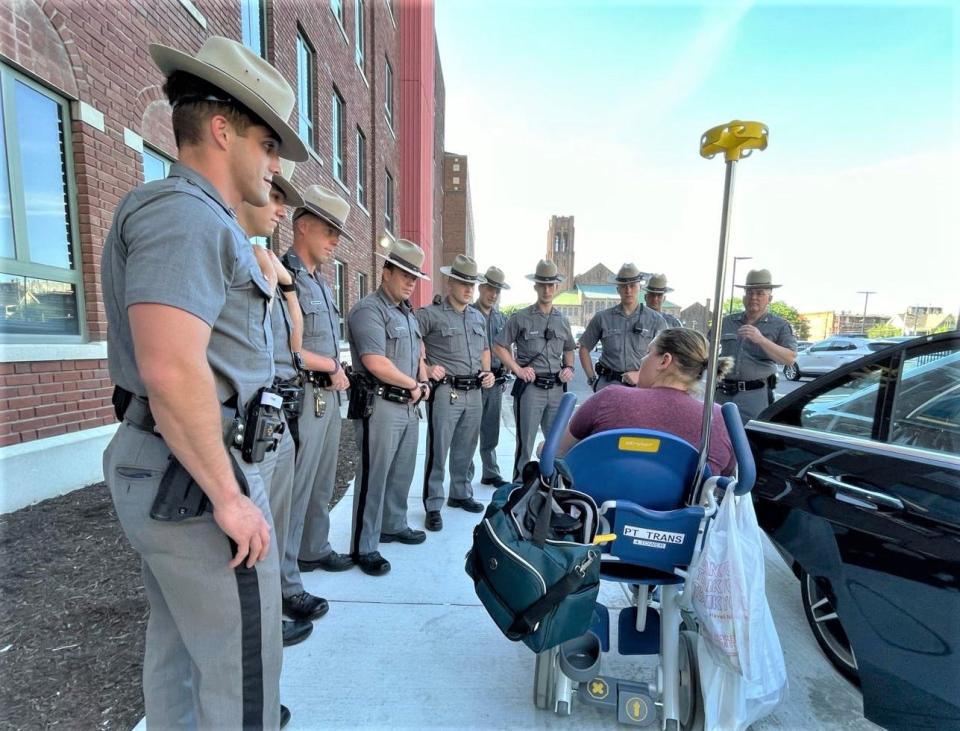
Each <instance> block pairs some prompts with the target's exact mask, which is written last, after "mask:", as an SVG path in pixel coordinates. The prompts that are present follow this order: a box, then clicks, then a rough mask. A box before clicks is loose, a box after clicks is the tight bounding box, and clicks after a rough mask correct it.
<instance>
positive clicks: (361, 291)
mask: <svg viewBox="0 0 960 731" xmlns="http://www.w3.org/2000/svg"><path fill="white" fill-rule="evenodd" d="M368 294H370V287H369V285H368V284H367V273H366V272H357V302H359V301H360V300H362V299H363V298H364V297H366V296H367V295H368Z"/></svg>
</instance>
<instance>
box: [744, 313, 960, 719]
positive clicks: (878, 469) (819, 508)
mask: <svg viewBox="0 0 960 731" xmlns="http://www.w3.org/2000/svg"><path fill="white" fill-rule="evenodd" d="M747 434H748V436H749V439H750V443H751V445H752V447H753V451H754V457H755V458H756V463H757V473H758V474H757V484H756V487H754V489H753V495H754V500H755V502H756V509H757V516H758V519H759V522H760V525H761V526H762V527H763V529H764V530H765V531H766V532H767V534H768V535H769V536H770V538H771V539H772V540H773V542H774V544H775V545H776V547H777V548H778V550H779V551H780V552H781V553H782V554H783V556H784V558H785V559H786V560H787V562H788V563H789V564H790V565H791V566H792V567H793V569H794V572H795V573H796V574H797V576H798V577H799V579H800V592H801V597H802V600H803V605H804V609H805V611H806V615H807V620H808V622H809V624H810V627H811V629H812V630H813V633H814V635H815V636H816V639H817V642H818V643H819V644H820V647H821V648H822V649H823V651H824V653H825V654H826V655H827V657H828V658H829V659H830V661H831V662H832V663H833V664H834V665H835V666H836V667H837V668H838V669H839V670H840V671H841V672H842V673H844V674H845V675H846V676H847V677H848V678H850V679H851V680H853V681H854V682H856V683H859V685H860V687H861V689H862V692H863V706H864V715H865V716H866V717H867V718H869V719H870V720H872V721H874V722H876V723H878V724H881V725H883V726H886V727H887V728H897V729H917V728H935V729H960V333H958V332H957V331H954V332H951V333H943V334H940V335H932V336H927V337H921V338H916V339H912V340H910V341H908V342H904V343H899V344H893V345H891V346H890V347H888V348H885V349H884V350H881V351H879V352H877V353H874V354H872V355H868V356H866V357H864V358H862V359H860V360H857V361H854V362H853V363H850V364H848V365H845V366H843V367H841V368H839V369H837V370H836V371H834V372H832V373H830V374H828V375H825V376H822V377H820V378H818V379H816V380H815V381H812V382H811V383H808V384H806V385H805V386H803V387H801V388H799V389H797V390H796V391H794V392H792V393H791V394H789V395H788V396H786V397H784V398H783V399H781V400H779V401H777V402H776V403H774V404H773V405H771V406H770V407H769V408H767V409H766V410H765V411H764V412H763V413H762V414H760V416H759V417H758V418H757V419H755V420H753V421H751V422H749V423H748V424H747ZM787 661H788V663H789V658H787Z"/></svg>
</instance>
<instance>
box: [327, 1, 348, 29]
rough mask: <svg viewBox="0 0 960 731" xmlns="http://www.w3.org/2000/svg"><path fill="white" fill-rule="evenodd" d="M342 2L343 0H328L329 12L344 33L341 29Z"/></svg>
mask: <svg viewBox="0 0 960 731" xmlns="http://www.w3.org/2000/svg"><path fill="white" fill-rule="evenodd" d="M343 2H344V0H330V12H331V13H332V14H333V18H334V20H336V21H337V25H339V26H340V30H341V31H342V32H343V34H344V35H346V31H344V30H343V20H344V18H343V16H344V12H343Z"/></svg>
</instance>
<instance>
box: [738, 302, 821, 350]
mask: <svg viewBox="0 0 960 731" xmlns="http://www.w3.org/2000/svg"><path fill="white" fill-rule="evenodd" d="M731 305H733V309H732V311H733V312H739V311H742V310H743V299H742V298H741V297H734V298H733V299H727V300H725V301H724V303H723V314H724V315H726V314H727V313H728V312H731ZM770 312H771V313H772V314H774V315H777V316H778V317H782V318H783V319H784V320H786V321H787V322H789V323H790V324H791V325H792V326H793V334H794V335H796V336H797V340H806V339H807V338H808V337H809V336H810V324H809V323H808V322H807V321H806V319H805V318H804V317H803V315H801V314H800V313H799V312H797V308H796V307H791V306H790V305H788V304H787V303H786V302H771V303H770Z"/></svg>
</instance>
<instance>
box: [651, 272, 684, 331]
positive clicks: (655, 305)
mask: <svg viewBox="0 0 960 731" xmlns="http://www.w3.org/2000/svg"><path fill="white" fill-rule="evenodd" d="M672 291H673V287H668V286H667V275H666V274H654V275H652V276H651V277H650V281H649V282H647V286H646V287H644V290H643V301H644V302H646V304H647V307H649V308H650V309H651V310H656V311H657V312H659V313H660V316H661V317H662V318H663V319H664V321H665V322H666V323H667V327H683V323H682V322H680V320H679V319H678V318H676V317H674V316H673V315H671V314H670V313H669V312H662V310H663V298H664V297H665V296H666V295H667V293H668V292H672Z"/></svg>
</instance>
